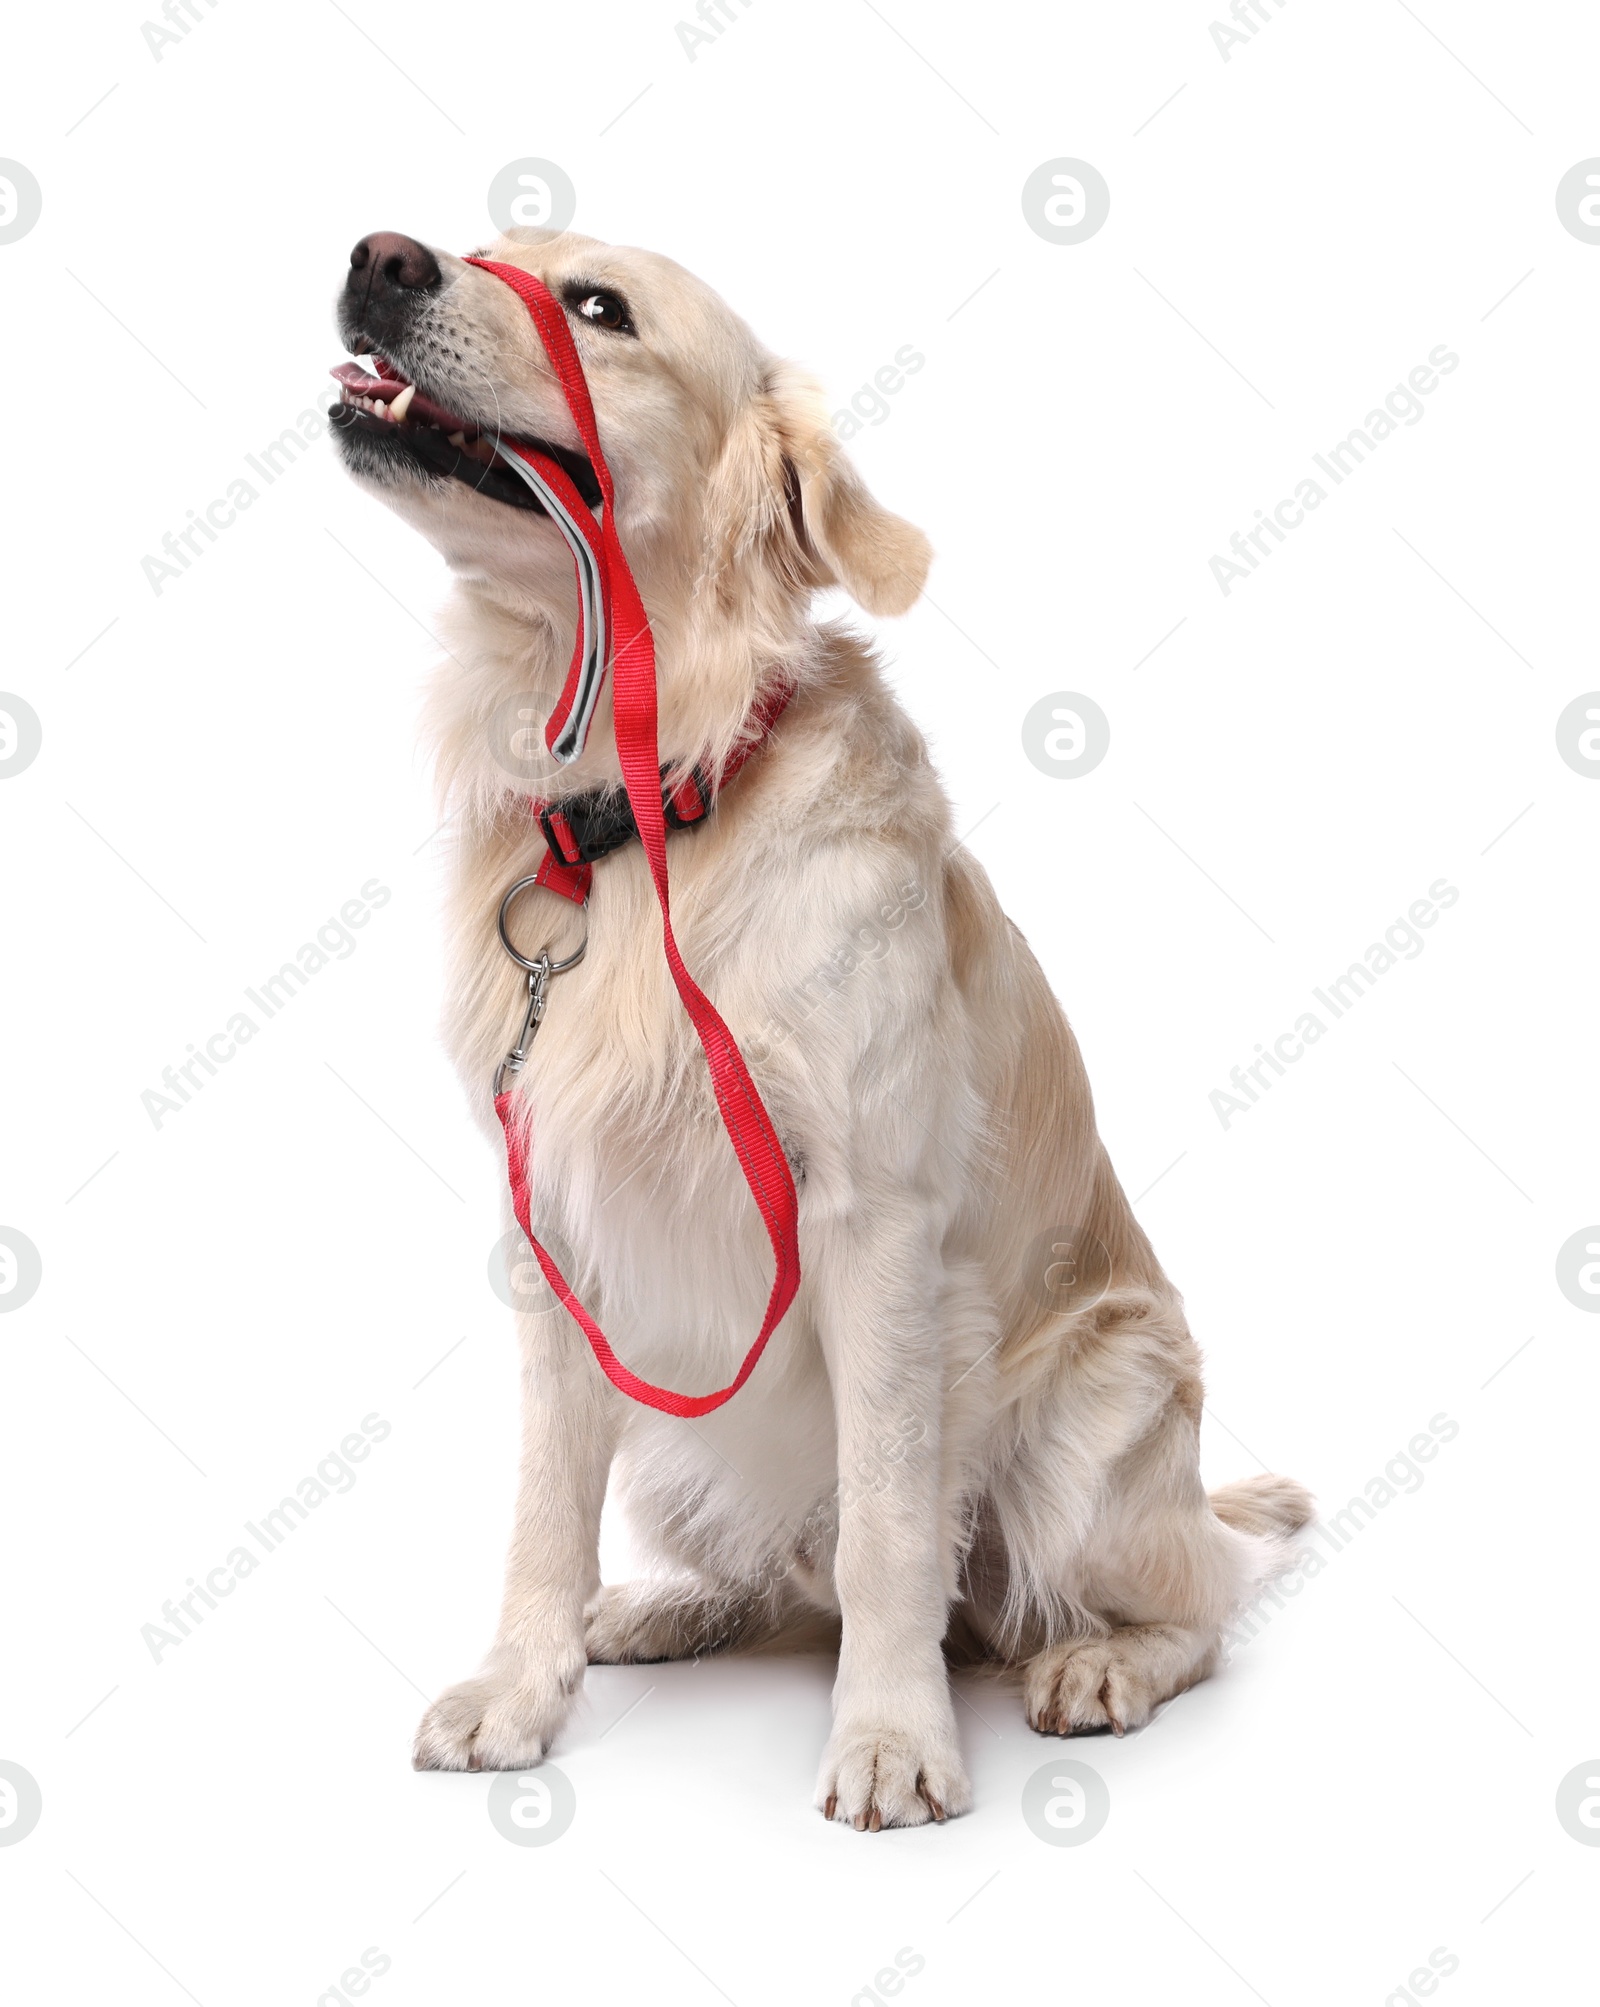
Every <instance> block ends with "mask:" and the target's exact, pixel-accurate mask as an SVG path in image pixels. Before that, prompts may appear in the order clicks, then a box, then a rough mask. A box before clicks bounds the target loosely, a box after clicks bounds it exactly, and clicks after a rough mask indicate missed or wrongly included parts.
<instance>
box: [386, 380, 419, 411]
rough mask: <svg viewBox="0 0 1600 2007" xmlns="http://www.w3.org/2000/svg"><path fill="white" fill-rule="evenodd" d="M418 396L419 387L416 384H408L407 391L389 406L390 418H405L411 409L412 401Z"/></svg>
mask: <svg viewBox="0 0 1600 2007" xmlns="http://www.w3.org/2000/svg"><path fill="white" fill-rule="evenodd" d="M416 394H417V386H416V385H415V384H414V383H408V384H407V385H406V387H405V389H404V390H402V391H401V393H400V395H399V396H398V397H397V398H396V399H395V400H394V402H393V403H392V404H391V405H390V406H389V416H390V417H391V418H404V417H405V415H406V413H407V412H408V411H409V410H410V409H411V400H412V398H413V397H415V396H416Z"/></svg>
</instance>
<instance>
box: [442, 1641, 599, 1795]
mask: <svg viewBox="0 0 1600 2007" xmlns="http://www.w3.org/2000/svg"><path fill="white" fill-rule="evenodd" d="M582 1679H583V1666H582V1662H581V1661H580V1662H579V1663H578V1665H577V1668H576V1670H575V1671H573V1672H572V1673H570V1675H569V1674H568V1673H567V1672H566V1670H565V1669H564V1668H554V1667H534V1666H522V1667H519V1668H517V1669H516V1670H514V1671H511V1670H508V1671H505V1672H495V1671H490V1672H483V1673H479V1674H478V1676H477V1678H476V1679H467V1680H463V1681H462V1682H461V1684H460V1685H459V1686H449V1687H446V1688H445V1690H444V1692H443V1693H442V1694H440V1696H439V1698H438V1699H437V1700H436V1701H435V1702H434V1703H433V1705H432V1707H430V1708H429V1709H428V1711H427V1713H426V1714H425V1715H424V1716H423V1717H422V1721H421V1723H420V1725H419V1726H418V1728H417V1740H416V1747H415V1749H414V1750H413V1752H412V1757H411V1761H412V1764H413V1767H414V1768H416V1769H418V1770H521V1769H524V1768H526V1767H527V1766H528V1765H530V1764H534V1763H537V1762H538V1761H539V1759H540V1758H541V1757H542V1756H543V1755H544V1753H545V1751H546V1750H547V1749H548V1748H549V1747H550V1744H551V1743H552V1742H553V1741H554V1740H555V1736H556V1731H557V1730H558V1729H559V1728H560V1726H561V1724H562V1722H563V1721H565V1720H566V1717H567V1711H568V1709H569V1708H570V1707H571V1705H572V1696H573V1694H574V1693H575V1692H576V1691H577V1689H578V1686H579V1685H580V1683H581V1682H582Z"/></svg>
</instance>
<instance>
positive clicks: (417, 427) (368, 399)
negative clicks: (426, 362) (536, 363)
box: [328, 356, 600, 515]
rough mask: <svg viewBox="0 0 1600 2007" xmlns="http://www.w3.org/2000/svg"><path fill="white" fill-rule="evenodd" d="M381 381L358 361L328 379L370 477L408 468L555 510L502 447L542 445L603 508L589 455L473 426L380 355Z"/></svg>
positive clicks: (336, 421) (341, 427) (495, 498)
mask: <svg viewBox="0 0 1600 2007" xmlns="http://www.w3.org/2000/svg"><path fill="white" fill-rule="evenodd" d="M373 360H374V361H375V362H376V363H377V365H378V369H379V371H380V374H379V375H377V376H373V375H372V374H371V373H370V372H369V371H367V370H365V369H363V368H362V367H361V365H360V364H359V363H356V362H341V363H340V364H339V365H338V366H337V367H336V368H334V369H332V370H330V371H329V372H328V373H329V375H330V376H332V377H334V378H335V379H336V381H337V382H338V385H339V402H338V403H337V404H335V405H334V406H333V407H332V408H331V409H330V411H329V413H328V417H329V419H330V420H331V421H332V423H333V426H334V429H335V431H337V432H342V433H343V434H344V435H345V440H346V445H347V447H348V448H352V449H353V448H356V447H357V442H359V450H358V451H356V452H354V453H353V456H352V457H353V459H354V461H355V464H356V466H357V467H358V468H359V469H360V470H361V471H362V472H367V473H377V472H379V471H381V470H383V469H385V468H388V469H399V468H407V469H409V470H410V471H411V472H412V473H419V472H420V473H423V474H426V475H433V476H446V477H449V478H451V479H454V480H457V481H464V482H465V483H466V484H467V486H468V487H469V488H472V489H474V490H476V492H477V493H478V494H480V495H483V496H484V497H485V498H486V499H488V500H489V501H492V502H504V503H505V504H506V505H507V506H508V507H509V508H513V509H531V510H533V511H534V512H535V514H537V515H545V514H547V513H548V511H547V510H546V509H545V506H544V504H543V503H542V502H541V501H540V500H539V498H538V496H537V495H536V494H535V493H534V492H533V490H532V489H531V488H530V487H529V486H528V485H527V483H526V482H525V481H523V480H522V478H521V477H520V475H517V474H514V473H513V472H512V471H511V469H510V468H509V467H507V466H506V465H505V463H504V461H503V460H501V458H500V457H499V454H498V453H497V452H496V450H495V448H496V445H497V444H498V443H499V442H501V441H504V442H505V444H507V445H518V446H535V447H537V448H538V450H539V451H540V452H541V453H547V454H548V455H549V456H550V458H551V459H552V460H554V461H555V462H556V464H557V465H558V466H559V467H562V468H564V469H565V470H566V472H567V473H568V474H569V475H570V476H571V479H572V485H573V486H574V487H575V488H576V489H577V491H578V493H579V494H580V495H581V496H582V497H583V499H584V501H585V502H586V503H587V504H588V505H589V507H590V508H591V509H593V508H598V507H599V504H600V483H599V482H598V481H597V480H596V479H595V472H594V468H593V467H592V466H590V464H589V461H588V458H587V456H586V455H584V454H582V453H574V452H573V451H572V450H571V449H570V448H569V447H566V446H556V445H553V444H552V443H551V442H550V441H549V440H548V439H533V438H525V437H523V436H522V435H521V434H518V433H511V432H491V431H485V430H484V428H483V427H482V426H480V425H478V424H476V423H475V422H474V421H472V420H470V419H464V418H459V417H457V415H456V414H455V413H454V412H453V411H449V410H447V409H446V408H445V407H444V405H442V404H438V403H435V401H434V400H433V399H432V398H431V397H429V396H428V395H427V394H426V392H424V391H422V390H419V389H418V387H417V386H416V384H414V383H412V382H411V381H410V380H409V379H408V378H406V377H404V376H402V375H401V374H400V372H399V371H398V370H397V369H396V368H395V366H394V364H393V363H391V362H390V361H389V360H388V358H387V357H385V356H374V357H373Z"/></svg>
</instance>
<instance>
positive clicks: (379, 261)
mask: <svg viewBox="0 0 1600 2007" xmlns="http://www.w3.org/2000/svg"><path fill="white" fill-rule="evenodd" d="M350 273H351V278H352V280H353V281H354V280H357V279H364V280H365V281H366V288H365V290H366V293H367V297H368V298H369V299H372V298H375V297H376V296H377V295H379V294H380V293H383V292H385V291H387V290H389V289H391V288H394V287H401V288H403V289H404V290H405V291H406V292H409V293H421V292H426V291H427V290H428V289H429V288H430V287H432V286H436V285H438V283H439V280H440V278H441V277H442V274H441V273H440V270H439V261H438V259H437V258H436V257H435V256H434V255H433V253H432V252H431V251H430V250H429V249H428V247H427V245H426V244H419V243H418V242H417V240H416V238H415V237H402V236H400V235H399V234H398V232H396V231H394V230H374V231H373V233H372V235H371V236H370V237H363V238H362V240H361V242H360V243H359V244H358V245H357V246H356V248H355V249H354V250H353V251H352V252H351V253H350Z"/></svg>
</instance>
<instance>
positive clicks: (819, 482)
mask: <svg viewBox="0 0 1600 2007" xmlns="http://www.w3.org/2000/svg"><path fill="white" fill-rule="evenodd" d="M766 396H767V401H768V404H769V408H770V410H771V411H772V413H773V415H774V417H775V419H776V424H777V430H778V434H779V439H780V442H781V446H782V452H783V463H784V467H783V471H784V482H785V488H786V492H787V499H788V503H789V518H790V522H791V524H792V526H793V529H794V533H795V537H796V539H797V541H798V543H799V544H800V547H801V550H802V552H803V554H804V555H805V557H806V558H807V559H809V561H810V565H811V569H812V571H813V573H814V574H815V582H816V583H817V584H819V585H842V586H843V587H844V589H845V591H846V592H848V593H849V595H850V597H851V598H852V599H853V600H855V601H856V603H857V604H858V605H860V606H863V607H865V608H866V610H867V612H868V613H880V614H892V613H905V612H906V611H907V610H908V609H909V608H910V607H912V606H913V605H915V603H916V600H917V596H918V594H919V593H920V592H921V591H922V588H923V585H924V584H925V582H926V580H927V576H928V566H929V564H930V563H931V562H932V558H933V548H932V546H931V545H930V544H929V542H928V539H927V538H926V537H925V536H924V535H923V534H922V532H921V530H919V529H917V528H916V527H915V525H914V524H912V523H908V522H907V521H906V520H905V518H904V517H903V516H896V515H893V514H891V513H890V511H889V510H888V509H886V508H884V507H883V506H882V504H881V503H879V502H877V501H875V500H874V499H873V497H872V495H871V494H870V493H869V492H868V490H867V486H866V483H865V482H864V481H863V480H862V478H861V476H860V475H859V474H858V473H857V472H856V470H855V468H854V467H853V466H852V465H851V464H850V461H849V459H848V458H847V457H846V455H845V452H844V449H843V448H842V447H841V446H840V444H839V442H838V440H837V439H836V438H835V436H834V433H833V429H832V426H831V425H830V424H829V421H828V412H827V408H826V405H825V404H824V402H823V397H822V392H821V390H820V388H819V387H818V386H817V384H815V383H814V382H813V381H812V380H811V379H810V378H808V377H806V376H805V375H803V374H802V372H800V371H799V370H797V369H794V368H793V367H791V366H790V365H789V364H788V363H775V364H774V365H773V366H772V368H771V369H770V370H769V372H768V377H767V384H766Z"/></svg>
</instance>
